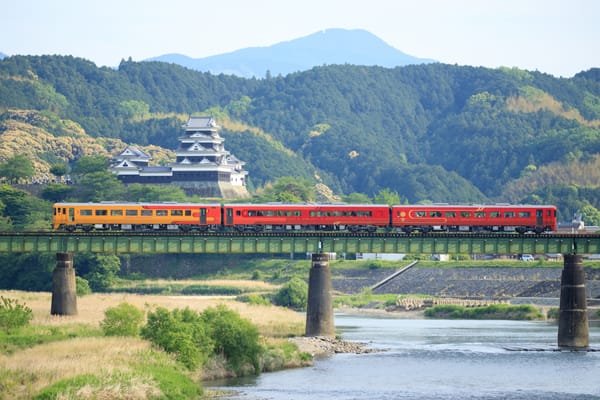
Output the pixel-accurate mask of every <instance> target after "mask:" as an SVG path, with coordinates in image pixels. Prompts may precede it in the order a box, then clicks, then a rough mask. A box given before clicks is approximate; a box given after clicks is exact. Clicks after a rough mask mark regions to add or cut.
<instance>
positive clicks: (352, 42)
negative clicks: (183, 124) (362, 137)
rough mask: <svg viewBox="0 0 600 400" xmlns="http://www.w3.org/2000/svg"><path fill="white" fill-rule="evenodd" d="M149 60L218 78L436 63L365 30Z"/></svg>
mask: <svg viewBox="0 0 600 400" xmlns="http://www.w3.org/2000/svg"><path fill="white" fill-rule="evenodd" d="M147 61H162V62H167V63H172V64H178V65H181V66H184V67H186V68H190V69H193V70H196V71H203V72H211V73H213V74H215V75H218V74H221V73H222V74H230V75H236V76H240V77H244V78H252V77H256V78H262V77H265V76H266V75H267V74H270V75H272V76H277V75H287V74H289V73H292V72H297V71H306V70H308V69H311V68H313V67H315V66H320V65H332V64H353V65H378V66H381V67H390V68H392V67H398V66H403V65H409V64H422V63H431V62H434V61H433V60H429V59H424V58H417V57H413V56H410V55H408V54H405V53H403V52H401V51H399V50H397V49H395V48H393V47H392V46H390V45H388V44H387V43H385V42H384V41H383V40H381V39H379V38H378V37H377V36H375V35H373V34H371V33H370V32H367V31H365V30H362V29H351V30H349V29H327V30H323V31H321V32H316V33H313V34H311V35H308V36H305V37H301V38H298V39H294V40H290V41H287V42H281V43H277V44H274V45H272V46H267V47H250V48H246V49H241V50H237V51H233V52H231V53H226V54H219V55H215V56H211V57H204V58H191V57H188V56H185V55H182V54H165V55H161V56H158V57H153V58H150V59H148V60H147Z"/></svg>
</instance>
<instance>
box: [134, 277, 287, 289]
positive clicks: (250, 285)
mask: <svg viewBox="0 0 600 400" xmlns="http://www.w3.org/2000/svg"><path fill="white" fill-rule="evenodd" d="M173 283H176V284H178V285H205V286H227V287H234V288H239V289H242V290H244V291H253V292H256V291H265V292H270V291H275V290H277V289H279V288H280V287H281V285H273V284H272V283H268V282H263V281H248V280H242V279H239V280H236V279H231V280H228V279H211V280H198V279H181V280H179V279H178V280H169V279H143V280H139V281H131V282H130V285H128V286H134V285H137V284H144V285H158V286H161V285H169V284H173Z"/></svg>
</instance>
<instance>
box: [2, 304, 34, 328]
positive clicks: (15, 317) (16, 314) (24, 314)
mask: <svg viewBox="0 0 600 400" xmlns="http://www.w3.org/2000/svg"><path fill="white" fill-rule="evenodd" d="M0 300H1V302H0V328H2V329H4V330H5V331H6V332H10V331H12V330H13V329H16V328H20V327H22V326H25V325H27V324H29V322H30V321H31V320H32V319H33V311H31V308H29V307H27V306H26V305H25V304H21V303H19V301H18V300H15V299H9V298H6V297H4V296H0Z"/></svg>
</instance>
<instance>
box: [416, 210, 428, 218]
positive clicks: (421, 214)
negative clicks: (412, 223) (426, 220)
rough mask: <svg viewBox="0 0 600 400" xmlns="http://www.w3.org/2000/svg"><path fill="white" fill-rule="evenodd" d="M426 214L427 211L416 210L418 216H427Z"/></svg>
mask: <svg viewBox="0 0 600 400" xmlns="http://www.w3.org/2000/svg"><path fill="white" fill-rule="evenodd" d="M426 214H427V213H426V212H425V211H417V212H415V216H417V217H425V216H426Z"/></svg>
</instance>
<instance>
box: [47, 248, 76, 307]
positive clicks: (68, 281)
mask: <svg viewBox="0 0 600 400" xmlns="http://www.w3.org/2000/svg"><path fill="white" fill-rule="evenodd" d="M50 314H52V315H77V287H76V281H75V268H74V267H73V253H56V268H55V269H54V274H53V277H52V306H51V308H50Z"/></svg>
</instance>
